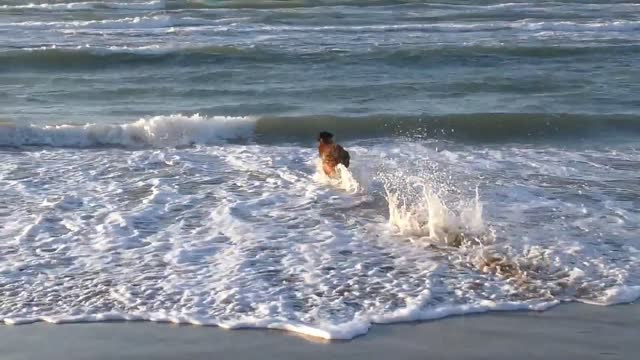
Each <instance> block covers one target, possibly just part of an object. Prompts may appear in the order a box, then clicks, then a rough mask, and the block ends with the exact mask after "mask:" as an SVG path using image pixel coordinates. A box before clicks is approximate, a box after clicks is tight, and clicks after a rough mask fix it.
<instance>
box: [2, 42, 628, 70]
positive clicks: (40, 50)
mask: <svg viewBox="0 0 640 360" xmlns="http://www.w3.org/2000/svg"><path fill="white" fill-rule="evenodd" d="M611 51H615V52H616V54H618V55H634V54H638V53H640V44H624V45H619V44H618V45H607V44H601V45H595V44H594V45H592V46H588V45H582V46H509V45H500V46H484V45H473V44H471V45H467V46H465V45H460V46H433V47H421V48H404V49H393V48H385V47H372V48H369V49H366V50H360V49H358V50H356V49H353V50H351V49H332V50H324V49H323V50H320V51H308V50H307V51H304V50H300V49H270V48H266V47H259V46H246V47H238V46H211V45H204V46H202V45H175V44H152V45H145V46H137V47H136V46H124V45H123V46H117V45H113V46H109V47H97V46H79V47H75V48H61V47H57V46H55V45H54V46H43V47H30V48H23V49H9V50H5V51H0V61H2V64H3V66H4V67H5V69H7V68H10V67H18V68H25V67H27V68H46V69H51V68H62V69H64V68H73V69H77V68H78V67H82V68H104V67H121V66H123V65H150V64H159V63H164V62H168V63H171V64H175V63H180V64H181V65H196V64H203V63H211V62H214V63H215V62H217V61H234V60H235V61H247V62H255V63H263V62H264V63H275V62H290V63H298V62H300V61H305V62H306V63H314V62H316V63H325V62H332V61H337V60H344V59H347V60H351V61H358V62H361V63H362V62H366V61H375V62H383V63H388V64H402V65H406V64H408V63H415V64H420V63H424V62H428V63H430V64H433V63H438V62H446V63H451V62H454V61H457V60H460V61H468V60H469V59H473V58H477V57H483V58H486V57H491V56H496V57H516V58H521V57H524V58H526V57H531V58H558V57H572V56H590V55H598V54H600V55H603V54H604V55H606V54H609V53H610V52H611Z"/></svg>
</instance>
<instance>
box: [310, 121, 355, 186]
mask: <svg viewBox="0 0 640 360" xmlns="http://www.w3.org/2000/svg"><path fill="white" fill-rule="evenodd" d="M318 154H319V155H320V159H321V160H322V170H324V173H325V174H327V176H329V177H332V178H334V177H336V175H337V173H336V166H338V165H339V164H342V165H344V167H346V168H348V167H349V161H350V160H351V156H350V155H349V152H347V150H345V149H344V148H343V147H342V146H340V145H338V144H336V143H335V142H334V141H333V134H332V133H330V132H327V131H323V132H321V133H320V134H318Z"/></svg>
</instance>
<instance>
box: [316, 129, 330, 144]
mask: <svg viewBox="0 0 640 360" xmlns="http://www.w3.org/2000/svg"><path fill="white" fill-rule="evenodd" d="M318 142H320V143H325V144H330V143H332V142H333V134H332V133H330V132H328V131H322V132H320V134H318Z"/></svg>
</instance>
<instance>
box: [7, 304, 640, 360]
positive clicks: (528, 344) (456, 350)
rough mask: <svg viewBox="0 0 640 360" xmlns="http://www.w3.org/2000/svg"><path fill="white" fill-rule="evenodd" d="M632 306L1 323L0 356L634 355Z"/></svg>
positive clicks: (311, 359)
mask: <svg viewBox="0 0 640 360" xmlns="http://www.w3.org/2000/svg"><path fill="white" fill-rule="evenodd" d="M638 353H640V305H638V304H631V305H618V306H611V307H599V306H590V305H583V304H566V305H561V306H558V307H555V308H553V309H550V310H548V311H546V312H541V313H537V312H493V313H486V314H478V315H467V316H457V317H451V318H446V319H442V320H437V321H428V322H416V323H403V324H391V325H374V326H373V327H372V328H371V329H370V331H369V333H368V334H367V335H365V336H361V337H358V338H355V339H353V340H351V341H334V342H326V341H320V340H318V339H313V338H303V337H301V336H297V335H295V334H292V333H286V332H282V331H275V330H224V329H220V328H217V327H198V326H180V325H173V324H161V323H150V322H111V323H82V324H64V325H53V324H46V323H36V324H30V325H19V326H10V325H0V354H1V358H2V359H3V360H18V359H50V360H58V359H60V360H62V359H65V360H67V359H69V360H72V359H261V360H271V359H273V360H276V359H277V360H280V359H305V360H315V359H354V360H358V359H362V360H373V359H393V358H395V359H492V360H498V359H516V358H519V359H545V360H550V359H563V360H564V359H581V360H585V359H636V358H637V356H638Z"/></svg>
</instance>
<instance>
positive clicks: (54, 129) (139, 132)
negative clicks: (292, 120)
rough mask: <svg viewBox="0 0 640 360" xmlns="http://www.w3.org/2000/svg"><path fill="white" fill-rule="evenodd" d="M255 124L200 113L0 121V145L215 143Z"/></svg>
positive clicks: (244, 133) (238, 135)
mask: <svg viewBox="0 0 640 360" xmlns="http://www.w3.org/2000/svg"><path fill="white" fill-rule="evenodd" d="M254 124H255V119H254V118H249V117H222V116H214V117H205V116H200V115H197V114H196V115H193V116H183V115H169V116H155V117H150V118H144V119H140V120H138V121H135V122H132V123H127V124H94V123H90V124H84V125H66V124H65V125H45V126H36V125H29V126H19V125H18V126H16V125H11V124H4V123H2V124H0V146H52V147H78V148H91V147H109V146H114V147H126V148H139V147H168V146H169V147H172V146H185V145H191V144H195V143H202V144H212V143H216V142H220V141H225V140H232V139H237V138H249V137H250V134H251V133H252V130H253V127H254Z"/></svg>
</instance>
